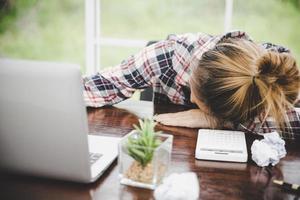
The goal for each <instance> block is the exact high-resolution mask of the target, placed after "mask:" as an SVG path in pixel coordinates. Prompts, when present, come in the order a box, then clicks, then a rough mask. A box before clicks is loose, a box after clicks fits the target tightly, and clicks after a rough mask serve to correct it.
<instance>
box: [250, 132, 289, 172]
mask: <svg viewBox="0 0 300 200" xmlns="http://www.w3.org/2000/svg"><path fill="white" fill-rule="evenodd" d="M263 136H264V139H262V140H255V141H254V142H253V144H252V146H251V153H252V160H253V161H254V162H255V163H256V164H257V165H258V166H261V167H265V166H268V165H269V164H271V165H273V166H274V165H276V164H277V163H278V162H279V161H280V159H281V158H283V157H285V155H286V149H285V141H284V140H283V139H281V138H280V136H279V134H278V133H277V132H272V133H265V134H264V135H263Z"/></svg>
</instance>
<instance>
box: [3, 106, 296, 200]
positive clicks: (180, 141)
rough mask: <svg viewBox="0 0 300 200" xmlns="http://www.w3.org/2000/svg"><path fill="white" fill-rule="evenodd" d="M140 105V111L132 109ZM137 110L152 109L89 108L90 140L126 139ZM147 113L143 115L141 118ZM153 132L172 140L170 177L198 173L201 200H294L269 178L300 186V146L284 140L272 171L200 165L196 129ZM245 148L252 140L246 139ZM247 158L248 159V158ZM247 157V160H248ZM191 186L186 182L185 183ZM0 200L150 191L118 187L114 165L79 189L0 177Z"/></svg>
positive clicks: (149, 195)
mask: <svg viewBox="0 0 300 200" xmlns="http://www.w3.org/2000/svg"><path fill="white" fill-rule="evenodd" d="M138 103H140V106H139V110H135V108H136V107H137V106H136V105H137V104H138ZM141 105H142V106H145V110H146V108H147V109H148V110H149V107H148V106H153V105H150V104H148V103H145V102H134V103H128V104H125V105H123V106H122V108H116V107H105V108H98V109H92V108H89V109H88V122H89V130H90V133H91V134H94V135H111V136H124V135H125V134H127V133H128V132H129V131H130V130H132V124H134V123H137V121H138V115H139V112H143V110H141ZM185 109H187V108H185V107H182V106H176V105H154V106H153V112H154V113H165V112H176V111H182V110H185ZM143 114H145V113H143ZM156 129H157V130H162V131H164V132H166V133H169V134H173V135H174V143H173V151H172V162H171V170H170V171H171V172H187V171H193V172H196V173H197V175H198V178H199V182H200V199H292V198H295V196H294V195H293V194H291V193H286V192H283V191H282V190H281V189H279V188H278V187H276V186H275V185H273V184H272V180H273V179H284V180H285V181H287V182H291V183H298V184H299V183H300V143H299V141H296V140H291V141H287V146H286V147H287V151H288V154H287V156H286V157H285V158H284V159H282V160H281V161H280V163H279V164H278V165H276V166H275V167H273V168H261V167H258V166H256V164H255V163H254V162H253V161H251V159H249V160H248V162H247V163H227V162H211V161H200V160H196V159H195V158H194V152H195V147H196V140H197V129H189V128H179V127H167V126H163V125H158V126H157V127H156ZM246 138H247V145H248V149H249V146H250V144H251V143H252V141H253V140H254V139H255V138H256V137H255V136H254V135H251V134H246ZM250 156H251V155H250ZM250 156H249V157H250ZM187 184H189V183H187ZM0 190H1V196H0V199H49V200H50V199H51V200H52V199H75V200H76V199H80V200H85V199H104V200H106V199H108V200H110V199H136V200H140V199H154V198H153V192H152V191H151V190H147V189H139V188H134V187H129V186H123V185H120V184H119V180H118V164H117V161H115V162H114V163H113V164H112V165H111V166H110V167H109V168H108V169H107V170H106V172H105V173H104V174H103V175H102V176H101V177H100V178H99V180H97V181H96V182H95V183H92V184H78V183H70V182H63V181H57V180H50V179H44V178H37V177H30V176H24V175H16V174H1V177H0Z"/></svg>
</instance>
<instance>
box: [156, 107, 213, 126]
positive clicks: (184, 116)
mask: <svg viewBox="0 0 300 200" xmlns="http://www.w3.org/2000/svg"><path fill="white" fill-rule="evenodd" d="M154 120H155V121H157V122H159V123H161V124H163V125H168V126H181V127H189V128H216V127H217V126H218V120H217V118H215V117H213V116H211V115H208V114H205V113H204V112H203V111H201V110H199V109H192V110H187V111H183V112H177V113H166V114H160V115H155V116H154Z"/></svg>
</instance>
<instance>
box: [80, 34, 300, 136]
mask: <svg viewBox="0 0 300 200" xmlns="http://www.w3.org/2000/svg"><path fill="white" fill-rule="evenodd" d="M84 87H85V92H84V96H85V101H86V103H87V106H92V107H100V106H103V105H112V104H115V103H118V102H120V101H122V100H124V99H126V98H129V97H130V96H131V95H132V94H133V93H134V91H135V90H136V89H143V88H147V87H153V90H154V96H155V97H154V101H155V102H156V103H175V104H182V105H189V106H190V105H192V103H195V104H196V105H197V108H196V109H191V110H188V111H184V112H179V113H172V114H171V113H168V114H162V115H158V116H155V119H156V121H158V122H160V123H162V124H165V125H171V126H184V127H193V128H196V127H202V128H218V129H221V128H231V129H236V130H243V131H250V132H253V133H265V132H271V131H274V130H277V131H278V132H280V133H282V135H283V136H287V137H294V136H295V134H300V119H299V118H300V116H299V114H298V113H297V112H296V111H295V109H294V104H295V103H296V101H297V96H298V92H299V88H300V72H299V69H298V67H297V65H296V61H295V59H294V58H293V56H292V55H291V54H290V51H289V50H288V49H286V48H284V47H281V46H277V45H273V44H270V43H264V44H257V43H254V42H253V41H252V40H251V39H250V38H249V36H248V35H247V34H246V33H244V32H241V31H234V32H229V33H227V34H225V35H219V36H212V35H208V34H202V33H199V34H184V35H170V36H168V38H167V39H166V40H164V41H160V42H157V43H155V44H153V45H151V46H149V47H146V48H144V49H143V50H142V51H140V52H139V53H137V54H136V55H134V56H131V57H129V58H128V59H127V60H124V61H123V62H122V63H121V64H120V65H118V66H116V67H114V68H112V69H108V70H105V71H103V72H101V73H98V74H96V75H95V76H92V77H86V78H84Z"/></svg>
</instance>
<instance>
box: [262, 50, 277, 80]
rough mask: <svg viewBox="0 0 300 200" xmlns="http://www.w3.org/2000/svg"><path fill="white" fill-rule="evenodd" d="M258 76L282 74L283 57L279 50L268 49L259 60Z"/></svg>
mask: <svg viewBox="0 0 300 200" xmlns="http://www.w3.org/2000/svg"><path fill="white" fill-rule="evenodd" d="M257 66H258V76H261V75H262V76H278V75H281V74H282V59H281V55H280V54H279V53H277V52H272V51H267V52H266V53H264V54H263V55H262V56H261V57H260V58H259V59H258V60H257Z"/></svg>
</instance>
